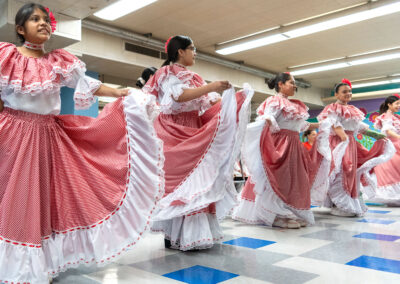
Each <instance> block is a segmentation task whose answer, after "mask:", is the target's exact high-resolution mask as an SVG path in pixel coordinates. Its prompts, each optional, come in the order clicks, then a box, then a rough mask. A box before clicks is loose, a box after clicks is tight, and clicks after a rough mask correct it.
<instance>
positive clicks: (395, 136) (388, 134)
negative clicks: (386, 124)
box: [386, 130, 400, 139]
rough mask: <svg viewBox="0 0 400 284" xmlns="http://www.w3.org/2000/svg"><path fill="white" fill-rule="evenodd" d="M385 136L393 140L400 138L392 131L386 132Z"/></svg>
mask: <svg viewBox="0 0 400 284" xmlns="http://www.w3.org/2000/svg"><path fill="white" fill-rule="evenodd" d="M386 136H387V137H389V138H395V139H399V138H400V135H398V134H396V132H394V131H392V130H386Z"/></svg>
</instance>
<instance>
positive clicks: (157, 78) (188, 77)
mask: <svg viewBox="0 0 400 284" xmlns="http://www.w3.org/2000/svg"><path fill="white" fill-rule="evenodd" d="M171 75H173V76H175V77H177V78H178V79H179V80H180V81H181V82H182V83H183V84H189V85H190V86H191V87H201V86H203V85H204V84H205V81H204V80H203V78H201V77H200V76H199V75H198V74H196V73H194V72H192V71H190V70H189V69H187V68H186V67H185V66H183V65H181V64H177V63H174V64H171V65H167V66H163V67H161V68H160V69H159V70H157V72H156V73H155V74H154V76H153V77H152V78H151V79H150V80H149V81H147V83H146V85H145V86H144V87H143V88H142V91H143V92H145V93H147V94H151V95H154V96H157V97H158V93H159V92H160V89H161V85H162V83H163V82H164V80H165V79H167V78H168V77H169V76H171Z"/></svg>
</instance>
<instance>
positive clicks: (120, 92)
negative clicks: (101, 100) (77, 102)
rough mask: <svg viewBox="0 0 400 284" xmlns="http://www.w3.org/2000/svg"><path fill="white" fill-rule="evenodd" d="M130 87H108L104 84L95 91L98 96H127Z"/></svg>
mask: <svg viewBox="0 0 400 284" xmlns="http://www.w3.org/2000/svg"><path fill="white" fill-rule="evenodd" d="M128 92H129V90H128V89H114V88H111V87H108V86H106V85H104V84H102V85H101V86H100V88H99V89H98V90H97V91H96V92H95V93H94V94H95V95H96V96H99V97H117V98H119V97H125V96H127V95H128Z"/></svg>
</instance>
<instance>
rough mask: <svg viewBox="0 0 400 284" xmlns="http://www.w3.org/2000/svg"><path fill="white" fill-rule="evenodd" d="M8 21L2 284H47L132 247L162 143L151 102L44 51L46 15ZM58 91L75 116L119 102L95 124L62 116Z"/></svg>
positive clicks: (2, 126)
mask: <svg viewBox="0 0 400 284" xmlns="http://www.w3.org/2000/svg"><path fill="white" fill-rule="evenodd" d="M15 22H16V28H17V32H18V35H19V37H20V38H21V40H22V42H23V46H21V47H16V46H15V45H13V44H10V43H6V42H1V43H0V89H1V99H2V101H3V102H4V110H3V111H2V112H1V113H0V157H1V163H0V282H1V283H3V282H5V283H46V282H48V278H49V277H55V276H56V275H57V274H58V273H59V272H62V271H65V270H66V269H68V268H71V267H77V266H78V265H79V264H99V265H104V264H106V263H109V262H111V261H113V260H115V259H116V258H117V257H118V256H119V255H120V254H121V253H122V252H123V251H126V250H127V249H128V248H131V247H132V246H133V245H135V244H136V242H138V240H139V239H140V238H141V236H142V234H143V232H144V231H146V229H148V227H149V221H150V219H151V215H152V212H153V210H154V207H155V203H156V201H157V199H159V198H160V197H161V196H162V195H163V191H164V189H163V170H162V167H163V154H162V142H161V141H160V140H159V139H158V138H157V136H156V133H155V130H154V128H153V125H152V123H151V121H150V120H149V119H148V116H147V107H148V106H149V105H150V104H151V103H152V102H151V98H147V97H148V96H143V95H142V96H141V97H139V96H138V97H135V96H134V95H130V96H126V95H127V93H128V92H127V91H126V90H116V89H112V88H108V87H106V86H104V85H102V84H101V82H100V81H98V80H95V79H92V78H89V77H87V76H85V70H86V69H85V64H84V63H83V62H81V61H80V60H79V59H78V58H76V57H75V56H73V55H71V54H70V53H68V52H66V51H65V50H62V49H60V50H54V51H52V52H50V53H45V52H44V47H43V44H44V43H45V42H46V41H47V40H49V38H50V35H51V33H52V27H51V26H52V25H51V24H54V22H53V20H52V14H51V13H49V12H48V10H47V9H46V8H44V7H43V6H41V5H38V4H32V3H30V4H26V5H24V6H23V7H22V8H21V9H20V10H19V11H18V13H17V15H16V21H15ZM62 86H68V87H71V88H75V93H74V101H75V107H76V108H77V109H86V108H88V107H90V106H91V105H92V104H93V103H94V102H95V101H96V98H95V97H94V95H98V96H103V95H107V96H114V97H123V96H126V97H124V98H120V99H118V100H117V101H116V102H115V103H112V104H109V105H107V106H106V107H105V109H104V110H103V112H102V113H101V114H100V116H99V117H98V118H89V117H83V116H74V115H59V112H60V104H61V100H60V88H61V87H62ZM153 103H154V102H153Z"/></svg>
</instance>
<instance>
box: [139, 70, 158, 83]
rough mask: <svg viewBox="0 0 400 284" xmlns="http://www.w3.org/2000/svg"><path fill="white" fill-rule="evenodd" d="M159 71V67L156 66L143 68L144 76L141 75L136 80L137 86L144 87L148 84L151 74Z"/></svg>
mask: <svg viewBox="0 0 400 284" xmlns="http://www.w3.org/2000/svg"><path fill="white" fill-rule="evenodd" d="M156 72H157V68H155V67H149V68H146V69H144V70H143V72H142V76H141V77H139V78H138V79H137V81H136V86H138V87H139V88H143V86H144V85H146V83H147V81H148V80H149V79H150V76H151V75H154V73H156Z"/></svg>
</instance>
